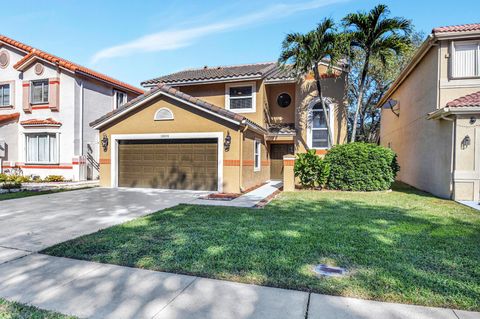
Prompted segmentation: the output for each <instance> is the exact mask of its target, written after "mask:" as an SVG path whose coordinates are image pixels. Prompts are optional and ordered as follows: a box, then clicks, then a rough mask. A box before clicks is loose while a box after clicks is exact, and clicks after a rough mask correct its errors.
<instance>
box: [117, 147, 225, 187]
mask: <svg viewBox="0 0 480 319" xmlns="http://www.w3.org/2000/svg"><path fill="white" fill-rule="evenodd" d="M118 158H119V163H118V174H119V178H118V181H119V186H121V187H149V188H170V189H193V190H217V188H218V185H217V183H218V182H217V180H218V179H217V177H218V168H217V162H218V155H217V141H216V139H202V140H158V141H120V143H119V156H118Z"/></svg>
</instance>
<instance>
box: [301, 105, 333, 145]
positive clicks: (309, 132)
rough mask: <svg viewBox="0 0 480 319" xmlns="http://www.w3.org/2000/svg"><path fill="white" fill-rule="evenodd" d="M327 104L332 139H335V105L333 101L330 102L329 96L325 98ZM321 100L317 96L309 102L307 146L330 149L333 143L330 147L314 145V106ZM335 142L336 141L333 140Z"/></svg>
mask: <svg viewBox="0 0 480 319" xmlns="http://www.w3.org/2000/svg"><path fill="white" fill-rule="evenodd" d="M323 99H324V101H325V104H326V107H328V117H329V121H330V134H331V136H332V139H334V132H335V130H334V128H333V127H334V124H335V123H334V113H335V106H334V104H333V103H330V102H329V101H328V99H327V98H325V97H324V98H323ZM318 102H320V98H318V97H316V98H314V99H313V100H312V101H311V102H310V103H309V104H308V108H307V146H308V148H309V149H314V150H328V149H330V148H331V147H332V146H333V145H330V147H312V120H313V118H312V109H313V107H314V106H315V105H316V104H317V103H318ZM332 142H334V141H332Z"/></svg>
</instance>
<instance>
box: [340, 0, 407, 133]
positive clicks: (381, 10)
mask: <svg viewBox="0 0 480 319" xmlns="http://www.w3.org/2000/svg"><path fill="white" fill-rule="evenodd" d="M389 14H390V10H389V9H388V7H387V6H386V5H383V4H379V5H377V6H376V7H375V8H373V9H372V10H370V12H368V13H367V12H357V13H350V14H348V15H347V16H346V17H345V18H343V24H344V26H345V27H346V28H347V34H348V35H349V39H350V44H351V47H352V49H353V50H355V49H358V50H362V51H363V53H364V63H363V69H362V73H361V74H360V84H359V87H358V97H357V103H356V107H355V115H354V117H353V126H352V136H351V142H355V137H356V131H357V122H358V113H359V110H360V106H361V103H362V100H363V94H364V90H365V80H366V78H367V72H368V69H369V64H370V59H372V58H378V59H379V60H380V61H381V62H382V63H383V64H386V62H387V61H388V59H389V57H392V55H393V54H401V53H402V52H403V51H404V49H406V48H407V47H408V45H409V44H410V33H411V31H412V25H411V22H410V21H409V20H406V19H404V18H397V17H395V18H388V15H389Z"/></svg>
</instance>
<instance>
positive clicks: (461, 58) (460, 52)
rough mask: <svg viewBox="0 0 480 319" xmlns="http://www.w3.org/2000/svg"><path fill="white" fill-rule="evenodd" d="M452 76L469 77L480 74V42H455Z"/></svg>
mask: <svg viewBox="0 0 480 319" xmlns="http://www.w3.org/2000/svg"><path fill="white" fill-rule="evenodd" d="M452 62H453V65H452V76H453V77H454V78H469V77H477V76H480V66H479V62H480V42H459V43H458V42H457V43H454V44H453V60H452Z"/></svg>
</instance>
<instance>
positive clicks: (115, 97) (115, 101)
mask: <svg viewBox="0 0 480 319" xmlns="http://www.w3.org/2000/svg"><path fill="white" fill-rule="evenodd" d="M118 94H123V102H122V105H123V104H125V103H127V99H128V96H127V93H125V92H123V91H120V90H113V108H114V109H115V110H116V109H118V108H119V107H120V106H122V105H118V104H117V95H118Z"/></svg>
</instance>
